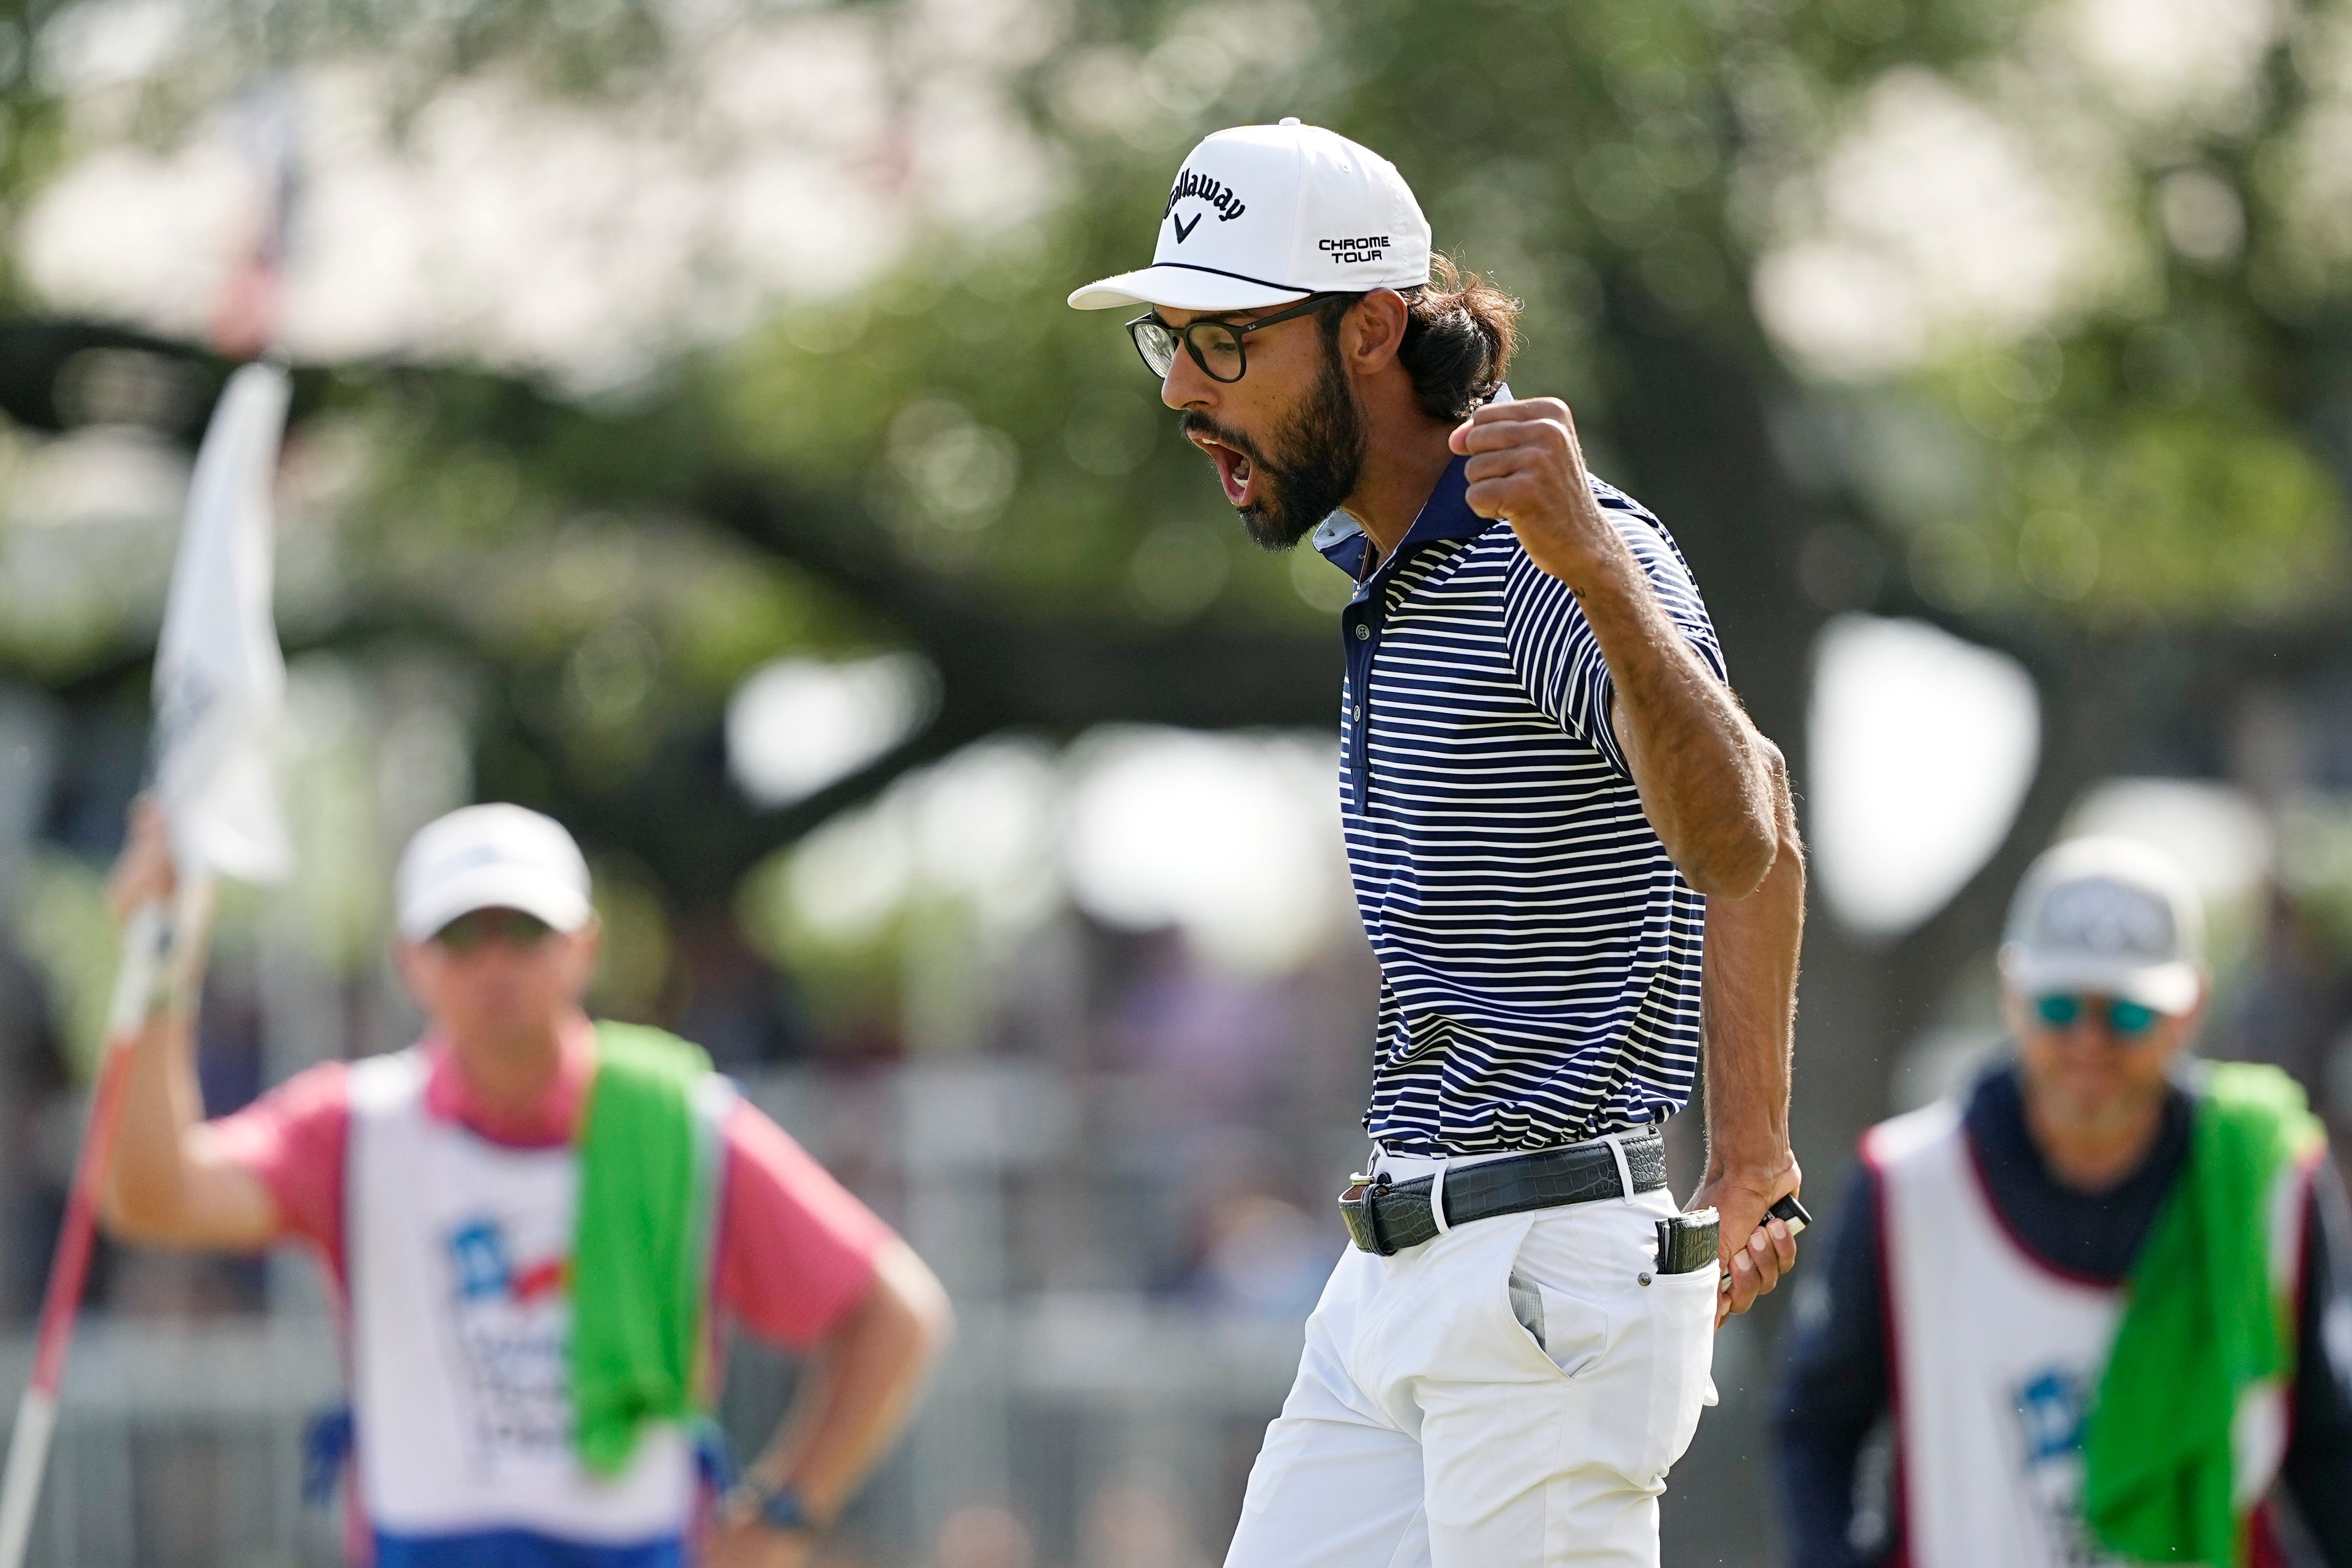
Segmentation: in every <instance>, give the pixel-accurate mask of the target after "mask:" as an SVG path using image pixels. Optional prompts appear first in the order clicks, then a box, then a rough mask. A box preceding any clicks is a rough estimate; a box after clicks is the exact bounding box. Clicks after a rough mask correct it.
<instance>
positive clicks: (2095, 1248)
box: [1777, 1066, 2352, 1568]
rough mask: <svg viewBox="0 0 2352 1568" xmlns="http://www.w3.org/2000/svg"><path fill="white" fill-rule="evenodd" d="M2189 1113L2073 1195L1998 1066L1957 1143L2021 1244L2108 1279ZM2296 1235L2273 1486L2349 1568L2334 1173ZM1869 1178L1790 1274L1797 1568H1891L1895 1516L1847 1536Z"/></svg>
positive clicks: (1877, 1387)
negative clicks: (2108, 1176)
mask: <svg viewBox="0 0 2352 1568" xmlns="http://www.w3.org/2000/svg"><path fill="white" fill-rule="evenodd" d="M2190 1112H2191V1107H2190V1102H2189V1097H2188V1095H2187V1094H2186V1093H2184V1092H2182V1091H2181V1090H2179V1089H2175V1090H2173V1092H2172V1094H2171V1097H2170V1098H2169V1099H2168V1100H2167V1102H2166V1105H2165V1110H2164V1121H2163V1125H2162V1127H2161V1129H2160V1130H2159V1131H2158V1134H2157V1140H2156V1142H2155V1144H2154V1146H2153V1147H2151V1148H2150V1149H2149V1151H2148V1153H2147V1158H2146V1159H2145V1160H2144V1161H2142V1162H2141V1163H2140V1166H2139V1168H2138V1169H2137V1170H2136V1171H2134V1172H2133V1173H2131V1174H2130V1175H2129V1176H2127V1177H2126V1178H2125V1179H2124V1180H2123V1181H2122V1182H2121V1183H2119V1184H2117V1185H2116V1186H2115V1187H2114V1188H2112V1189H2110V1190H2109V1191H2107V1192H2104V1193H2084V1192H2079V1191H2076V1190H2075V1189H2074V1188H2072V1187H2068V1186H2066V1185H2064V1184H2062V1183H2060V1182H2059V1181H2058V1179H2057V1178H2056V1177H2054V1176H2053V1175H2052V1174H2051V1173H2050V1169H2049V1166H2048V1165H2047V1164H2045V1163H2043V1161H2042V1152H2041V1151H2040V1150H2039V1149H2037V1148H2036V1147H2035V1146H2034V1143H2033V1140H2032V1137H2031V1135H2030V1134H2029V1133H2028V1131H2027V1130H2026V1125H2025V1105H2024V1098H2023V1095H2022V1093H2021V1089H2020V1088H2019V1086H2018V1080H2017V1069H2016V1068H2015V1067H2014V1066H2004V1067H2001V1068H1996V1069H1995V1070H1993V1071H1992V1072H1990V1073H1988V1074H1987V1075H1986V1076H1985V1077H1984V1078H1982V1079H1979V1081H1978V1083H1977V1085H1976V1087H1975V1089H1973V1090H1972V1091H1971V1092H1970V1093H1969V1102H1968V1109H1967V1113H1966V1123H1965V1124H1966V1129H1967V1133H1968V1139H1969V1148H1970V1150H1971V1152H1973V1153H1974V1154H1975V1156H1976V1160H1977V1163H1978V1166H1979V1169H1980V1170H1981V1171H1982V1172H1983V1173H1984V1179H1985V1185H1986V1187H1987V1189H1988V1190H1989V1191H1990V1194H1991V1197H1992V1201H1993V1205H1994V1206H1995V1207H1996V1208H1997V1209H1999V1210H2000V1215H2001V1217H2002V1218H2003V1219H2004V1220H2006V1221H2007V1222H2008V1224H2009V1227H2010V1230H2011V1234H2012V1235H2013V1236H2014V1237H2016V1238H2017V1240H2018V1242H2019V1243H2020V1245H2021V1246H2023V1247H2026V1248H2027V1249H2028V1250H2029V1251H2031V1252H2032V1254H2033V1255H2034V1256H2035V1257H2037V1258H2040V1259H2042V1261H2043V1262H2044V1263H2047V1264H2049V1265H2051V1266H2053V1268H2062V1269H2063V1270H2065V1271H2067V1272H2068V1273H2071V1274H2074V1275H2078V1276H2083V1277H2085V1278H2089V1279H2098V1280H2105V1281H2108V1282H2112V1283H2118V1284H2119V1283H2121V1282H2122V1280H2123V1279H2124V1278H2125V1276H2126V1275H2127V1274H2129V1273H2130V1271H2131V1265H2132V1260H2133V1259H2134V1258H2137V1257H2138V1256H2139V1249H2140V1247H2142V1246H2143V1245H2144V1244H2145V1243H2146V1242H2147V1235H2148V1230H2149V1228H2150V1226H2153V1225H2154V1224H2155V1223H2156V1215H2157V1211H2158V1208H2159V1207H2161V1206H2162V1205H2163V1202H2164V1199H2165V1195H2166V1194H2168V1193H2169V1192H2170V1191H2171V1190H2172V1184H2173V1183H2174V1182H2175V1181H2176V1180H2178V1179H2179V1175H2180V1171H2181V1167H2182V1164H2183V1163H2185V1162H2186V1161H2187V1159H2188V1157H2189V1120H2190ZM2314 1197H2315V1201H2314V1202H2313V1204H2312V1205H2311V1210H2310V1216H2309V1219H2308V1220H2307V1222H2306V1224H2305V1231H2304V1237H2303V1279H2304V1288H2303V1297H2302V1300H2301V1302H2300V1303H2299V1308H2298V1310H2299V1322H2300V1327H2299V1330H2298V1331H2297V1336H2296V1337H2297V1340H2298V1349H2297V1352H2296V1363H2295V1389H2294V1418H2293V1425H2292V1428H2291V1436H2290V1437H2289V1440H2288V1446H2287V1453H2286V1464H2285V1468H2284V1473H2283V1478H2282V1479H2284V1481H2285V1483H2286V1489H2287V1491H2288V1492H2289V1494H2290V1495H2291V1496H2292V1497H2293V1498H2294V1501H2295V1504H2296V1507H2297V1511H2298V1512H2300V1513H2301V1514H2302V1516H2303V1520H2304V1522H2305V1525H2306V1526H2307V1527H2308V1528H2309V1530H2310V1531H2311V1534H2312V1535H2313V1537H2314V1539H2315V1541H2316V1542H2317V1543H2318V1544H2319V1546H2320V1548H2321V1552H2322V1554H2323V1556H2324V1558H2325V1560H2326V1562H2327V1563H2328V1564H2329V1565H2330V1568H2352V1391H2348V1390H2347V1383H2352V1368H2347V1367H2346V1366H2345V1365H2343V1364H2342V1356H2341V1355H2340V1354H2337V1353H2331V1345H2330V1338H2331V1336H2330V1335H2329V1333H2328V1332H2327V1326H2328V1324H2329V1322H2330V1321H2334V1323H2335V1324H2336V1329H2335V1331H2334V1335H2333V1339H2334V1341H2335V1349H2336V1351H2337V1352H2352V1343H2346V1341H2347V1325H2352V1289H2347V1281H2346V1280H2345V1279H2342V1278H2339V1275H2340V1274H2341V1273H2342V1272H2343V1271H2345V1270H2346V1269H2347V1268H2352V1235H2348V1234H2347V1229H2352V1226H2347V1215H2346V1212H2345V1200H2344V1191H2343V1185H2342V1183H2341V1182H2340V1180H2339V1179H2338V1178H2337V1176H2336V1171H2335V1168H2334V1166H2333V1165H2329V1166H2326V1167H2325V1168H2323V1169H2322V1171H2321V1172H2320V1173H2319V1177H2318V1179H2317V1181H2316V1182H2315V1184H2314ZM1880 1201H1881V1199H1880V1195H1879V1190H1878V1183H1877V1180H1876V1178H1875V1177H1874V1175H1873V1174H1872V1173H1871V1172H1870V1170H1869V1168H1868V1167H1867V1166H1863V1167H1861V1168H1859V1169H1858V1170H1857V1171H1856V1173H1855V1174H1854V1177H1853V1185H1852V1187H1851V1189H1850V1190H1849V1192H1848V1195H1847V1197H1846V1199H1845V1202H1844V1205H1843V1208H1842V1209H1841V1210H1840V1212H1839V1215H1838V1218H1837V1221H1836V1225H1835V1228H1834V1229H1833V1230H1832V1234H1831V1237H1830V1252H1829V1257H1828V1258H1826V1259H1824V1260H1822V1262H1820V1263H1818V1264H1814V1265H1811V1266H1809V1267H1810V1268H1814V1269H1817V1270H1818V1272H1816V1273H1814V1274H1813V1275H1812V1277H1811V1278H1810V1279H1808V1278H1806V1277H1805V1276H1804V1275H1800V1276H1799V1279H1800V1281H1801V1283H1800V1285H1799V1290H1800V1292H1801V1294H1800V1296H1799V1310H1798V1314H1797V1330H1796V1332H1795V1334H1794V1336H1793V1340H1792V1343H1791V1348H1790V1357H1789V1363H1788V1369H1787V1373H1786V1374H1785V1377H1784V1380H1783V1382H1782V1384H1781V1388H1780V1396H1779V1400H1778V1405H1779V1410H1778V1415H1777V1421H1778V1425H1779V1428H1780V1451H1779V1465H1780V1501H1781V1510H1782V1513H1783V1516H1784V1522H1785V1523H1786V1524H1787V1526H1788V1533H1789V1560H1790V1563H1792V1564H1794V1565H1795V1568H1855V1565H1857V1564H1861V1563H1876V1562H1891V1561H1899V1560H1900V1559H1899V1557H1898V1555H1897V1554H1898V1552H1899V1550H1900V1546H1901V1542H1900V1540H1899V1535H1900V1530H1901V1523H1900V1519H1899V1513H1900V1510H1890V1512H1891V1513H1892V1514H1893V1515H1895V1516H1896V1517H1894V1518H1892V1519H1891V1520H1890V1521H1889V1522H1890V1523H1891V1526H1892V1529H1891V1531H1890V1533H1888V1534H1887V1535H1886V1536H1885V1537H1884V1538H1883V1539H1881V1540H1879V1541H1877V1542H1869V1543H1857V1542H1854V1541H1853V1539H1851V1537H1852V1534H1853V1524H1854V1518H1855V1511H1856V1510H1855V1486H1854V1480H1855V1473H1856V1468H1857V1463H1858V1461H1859V1459H1860V1458H1861V1456H1862V1453H1863V1450H1864V1445H1865V1443H1866V1441H1867V1440H1868V1438H1869V1437H1870V1435H1871V1433H1872V1431H1873V1429H1874V1427H1876V1426H1877V1425H1878V1423H1879V1421H1880V1420H1881V1419H1882V1418H1883V1417H1884V1416H1885V1415H1886V1413H1887V1409H1888V1405H1887V1366H1886V1321H1885V1300H1884V1297H1883V1295H1882V1292H1881V1285H1880V1279H1881V1273H1880V1258H1879V1235H1878V1205H1879V1203H1880Z"/></svg>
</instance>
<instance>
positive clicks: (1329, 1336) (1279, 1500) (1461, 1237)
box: [1225, 1162, 1717, 1568]
mask: <svg viewBox="0 0 2352 1568" xmlns="http://www.w3.org/2000/svg"><path fill="white" fill-rule="evenodd" d="M1399 1164H1400V1163H1398V1162H1391V1169H1392V1170H1393V1171H1394V1174H1395V1176H1396V1177H1400V1178H1402V1179H1408V1180H1409V1179H1411V1178H1412V1176H1413V1175H1416V1174H1419V1173H1421V1172H1420V1170H1419V1169H1415V1168H1412V1167H1421V1166H1422V1165H1423V1163H1421V1162H1412V1163H1411V1164H1410V1165H1408V1166H1406V1167H1405V1168H1402V1169H1399V1168H1397V1166H1398V1165H1399ZM1423 1168H1425V1167H1423ZM1673 1213H1675V1202H1674V1199H1673V1198H1672V1197H1671V1196H1670V1195H1669V1194H1668V1193H1667V1192H1666V1191H1665V1190H1664V1189H1660V1190H1659V1191H1657V1192H1654V1193H1646V1194H1642V1195H1640V1196H1637V1197H1632V1198H1612V1199H1607V1200H1604V1201H1601V1202H1598V1203H1588V1204H1577V1205H1570V1206H1568V1207H1564V1208H1549V1209H1537V1210H1533V1211H1530V1212H1528V1213H1524V1214H1516V1215H1500V1216H1498V1217H1496V1218H1494V1219H1487V1220H1480V1221H1477V1222H1476V1223H1475V1224H1471V1225H1465V1226H1455V1227H1454V1229H1453V1230H1451V1231H1449V1232H1447V1233H1446V1234H1445V1235H1443V1236H1440V1237H1437V1238H1436V1239H1435V1240H1433V1241H1430V1242H1425V1243H1423V1245H1422V1246H1420V1247H1412V1248H1410V1249H1408V1250H1406V1251H1403V1252H1400V1253H1398V1254H1396V1255H1395V1256H1394V1257H1392V1258H1381V1257H1378V1256H1376V1255H1374V1254H1372V1253H1368V1252H1360V1251H1358V1250H1357V1249H1356V1248H1354V1247H1349V1249H1348V1251H1347V1253H1346V1255H1345V1256H1343V1257H1342V1258H1340V1260H1339V1267H1338V1268H1336V1269H1334V1270H1333V1271H1332V1275H1331V1280H1330V1283H1329V1284H1328V1285H1327V1286H1325V1287H1324V1290H1323V1299H1322V1300H1321V1301H1320V1302H1319V1303H1318V1305H1317V1307H1316V1309H1315V1312H1314V1315H1313V1316H1311V1317H1310V1318H1308V1319H1307V1349H1306V1352H1305V1354H1304V1355H1303V1356H1302V1357H1301V1358H1300V1361H1299V1366H1298V1380H1297V1383H1295V1384H1293V1385H1292V1387H1291V1390H1290V1396H1289V1397H1288V1398H1287V1399H1286V1400H1285V1401H1284V1402H1283V1406H1282V1415H1280V1417H1279V1418H1277V1419H1276V1421H1275V1422H1274V1424H1273V1425H1272V1426H1268V1427H1267V1428H1266V1434H1265V1447H1264V1448H1263V1449H1261V1450H1260V1451H1259V1453H1258V1458H1257V1464H1256V1466H1255V1468H1253V1469H1252V1470H1251V1471H1250V1479H1249V1489H1248V1492H1247V1494H1246V1496H1245V1498H1244V1501H1243V1503H1242V1517H1241V1524H1240V1526H1239V1528H1238V1529H1236V1530H1235V1531H1234V1542H1233V1545H1232V1547H1231V1549H1230V1550H1229V1551H1228V1552H1226V1555H1225V1568H1538V1565H1541V1568H1567V1565H1569V1564H1576V1565H1578V1568H1586V1565H1591V1568H1600V1565H1601V1564H1608V1565H1610V1568H1634V1565H1636V1564H1640V1565H1642V1568H1656V1564H1657V1562H1658V1497H1659V1494H1660V1493H1662V1492H1664V1490H1665V1484H1666V1470H1667V1468H1668V1467H1669V1466H1671V1465H1672V1464H1673V1463H1674V1462H1675V1460H1676V1459H1678V1458H1681V1457H1682V1453H1683V1450H1684V1449H1685V1448H1686V1447H1689V1446H1690V1440H1691V1434H1692V1433H1693V1432H1694V1431H1696V1428H1697V1426H1698V1415H1699V1409H1700V1407H1701V1406H1702V1405H1712V1404H1714V1403H1715V1385H1714V1384H1713V1383H1712V1382H1711V1381H1710V1380H1709V1378H1708V1370H1709V1368H1710V1366H1711V1365H1712V1363H1713V1360H1714V1353H1715V1300H1716V1273H1717V1271H1716V1270H1715V1269H1714V1268H1706V1269H1703V1270H1700V1271H1699V1272H1696V1273H1691V1274H1657V1273H1655V1272H1654V1270H1655V1267H1656V1265H1655V1252H1656V1232H1655V1229H1654V1225H1655V1222H1656V1221H1658V1220H1661V1219H1664V1218H1665V1217H1666V1216H1667V1215H1671V1214H1673ZM1515 1274H1516V1275H1517V1276H1518V1277H1519V1278H1520V1279H1521V1280H1522V1281H1524V1282H1526V1283H1531V1284H1532V1285H1533V1286H1534V1287H1535V1288H1536V1295H1537V1296H1538V1298H1539V1299H1540V1300H1541V1303H1542V1321H1543V1339H1542V1341H1541V1342H1538V1340H1537V1338H1536V1337H1535V1335H1534V1334H1532V1333H1531V1332H1530V1331H1528V1328H1526V1327H1524V1326H1523V1325H1522V1321H1521V1316H1522V1315H1523V1314H1525V1313H1527V1311H1528V1302H1527V1300H1526V1298H1527V1291H1526V1285H1525V1284H1524V1283H1523V1285H1522V1287H1521V1294H1522V1306H1521V1308H1520V1310H1519V1311H1518V1312H1515V1311H1514V1310H1513V1305H1512V1301H1511V1279H1512V1277H1513V1276H1514V1275H1515ZM1645 1275H1646V1276H1648V1277H1649V1279H1650V1282H1649V1283H1648V1284H1646V1285H1645V1284H1643V1283H1642V1282H1641V1281H1642V1279H1643V1277H1644V1276H1645Z"/></svg>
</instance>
